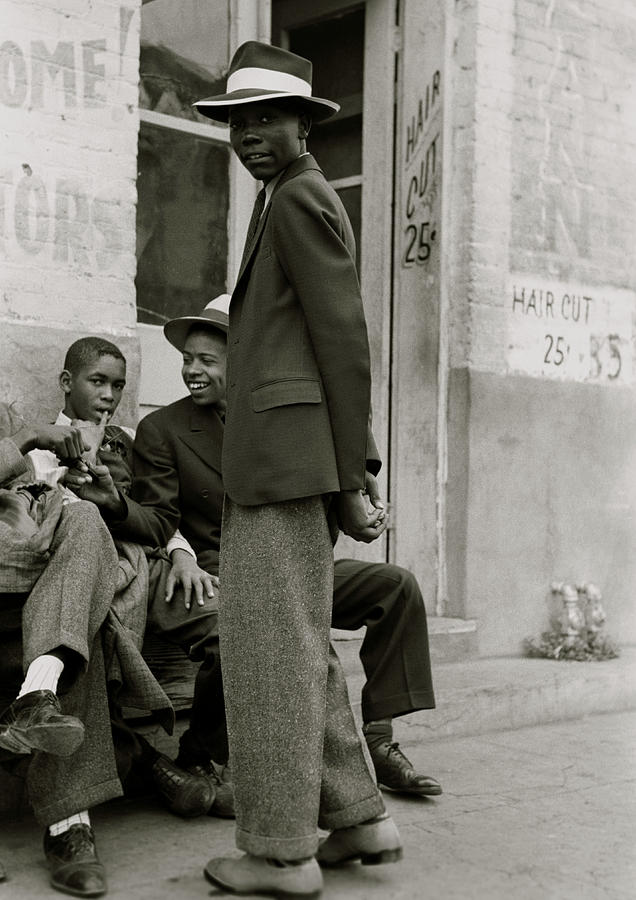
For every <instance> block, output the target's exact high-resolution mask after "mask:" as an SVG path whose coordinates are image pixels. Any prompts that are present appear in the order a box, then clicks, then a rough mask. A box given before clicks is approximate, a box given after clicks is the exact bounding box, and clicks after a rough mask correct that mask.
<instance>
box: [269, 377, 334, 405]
mask: <svg viewBox="0 0 636 900" xmlns="http://www.w3.org/2000/svg"><path fill="white" fill-rule="evenodd" d="M321 402H322V393H321V391H320V383H319V382H318V381H315V380H314V379H312V378H285V379H282V380H281V381H270V382H268V383H267V384H261V385H259V387H256V388H254V390H253V391H252V409H253V410H254V412H263V411H264V410H266V409H272V408H273V407H275V406H290V405H291V404H293V403H321Z"/></svg>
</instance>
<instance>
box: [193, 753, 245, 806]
mask: <svg viewBox="0 0 636 900" xmlns="http://www.w3.org/2000/svg"><path fill="white" fill-rule="evenodd" d="M227 771H228V770H227V766H226V767H225V768H224V769H221V770H220V771H219V768H218V767H217V766H216V765H215V764H214V763H213V762H212V760H210V762H208V763H206V764H205V765H201V764H198V765H194V766H186V772H189V773H190V774H191V775H197V776H198V777H199V778H207V780H208V781H209V782H210V785H211V787H212V790H213V791H214V795H215V796H214V802H213V803H212V805H211V806H210V808H209V809H208V815H209V816H218V817H219V818H220V819H234V818H236V813H235V811H234V785H233V784H232V782H231V781H230V779H229V777H227V776H226V775H225V773H226V772H227Z"/></svg>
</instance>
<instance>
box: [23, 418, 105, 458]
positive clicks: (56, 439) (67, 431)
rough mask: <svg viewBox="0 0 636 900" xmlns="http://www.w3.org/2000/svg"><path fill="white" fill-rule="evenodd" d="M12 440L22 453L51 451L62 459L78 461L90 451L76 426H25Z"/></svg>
mask: <svg viewBox="0 0 636 900" xmlns="http://www.w3.org/2000/svg"><path fill="white" fill-rule="evenodd" d="M12 440H13V442H14V443H15V444H17V446H18V447H19V448H20V451H21V452H22V453H28V452H29V450H35V449H37V450H51V451H52V452H53V453H55V455H56V456H57V457H58V458H59V459H61V460H65V459H76V458H78V457H80V456H81V455H82V453H84V451H86V450H88V449H89V446H88V444H87V443H86V442H85V441H84V439H83V437H82V432H81V429H79V428H76V427H75V426H74V425H25V426H24V428H21V429H20V430H19V431H18V432H16V433H15V434H14V435H13V437H12Z"/></svg>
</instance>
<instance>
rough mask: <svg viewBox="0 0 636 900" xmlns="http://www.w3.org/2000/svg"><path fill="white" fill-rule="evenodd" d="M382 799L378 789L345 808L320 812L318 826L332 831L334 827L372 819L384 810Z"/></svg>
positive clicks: (347, 825)
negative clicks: (370, 795) (364, 798)
mask: <svg viewBox="0 0 636 900" xmlns="http://www.w3.org/2000/svg"><path fill="white" fill-rule="evenodd" d="M384 810H385V807H384V801H383V800H382V795H381V794H380V792H379V791H377V792H376V793H375V794H373V796H372V797H367V799H366V800H360V801H359V802H358V803H352V804H351V806H347V807H345V809H334V810H330V811H329V812H323V811H321V813H320V818H319V820H318V826H319V827H320V828H324V829H325V830H326V831H334V830H335V829H336V828H349V827H350V826H351V825H359V824H360V822H366V821H367V819H374V818H375V817H376V816H380V815H382V813H383V812H384Z"/></svg>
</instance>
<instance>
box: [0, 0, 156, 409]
mask: <svg viewBox="0 0 636 900" xmlns="http://www.w3.org/2000/svg"><path fill="white" fill-rule="evenodd" d="M140 5H141V4H140V3H139V2H138V0H127V2H123V0H122V2H112V0H61V2H52V0H38V2H32V0H2V21H3V30H2V37H1V38H0V114H1V115H0V121H1V125H0V159H1V160H2V162H1V165H0V259H1V260H2V265H1V272H0V328H1V331H2V335H1V337H0V341H1V343H0V347H1V348H2V353H1V355H0V393H1V395H2V399H7V400H17V401H18V404H19V407H20V408H22V409H25V410H26V411H28V412H30V411H31V410H32V409H34V408H36V407H37V408H42V407H44V409H45V410H47V411H48V412H50V413H52V412H53V411H54V410H55V409H57V408H58V407H59V394H58V391H57V389H56V388H55V386H54V385H52V383H51V376H52V375H54V374H57V372H58V371H59V369H60V368H61V363H62V359H63V354H64V351H65V349H66V347H67V346H68V344H69V343H71V341H73V340H74V339H75V338H76V337H79V336H81V335H84V334H89V333H95V334H104V335H106V336H109V337H110V338H111V339H113V340H115V342H116V343H119V344H120V345H121V346H122V349H123V350H124V352H125V353H126V355H127V356H128V358H129V363H130V371H131V374H132V378H131V379H130V380H131V381H132V382H133V384H134V383H135V381H136V377H135V376H136V372H137V370H138V365H139V353H138V347H137V339H136V336H135V321H136V314H135V288H134V276H135V202H136V188H135V180H136V159H137V132H138V125H139V123H138V109H137V85H138V54H139V7H140ZM135 402H136V401H135V395H134V390H132V391H131V392H130V393H129V397H128V400H127V407H126V409H125V410H124V411H123V412H125V416H126V418H128V419H130V418H131V416H132V415H133V414H134V411H135Z"/></svg>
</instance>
